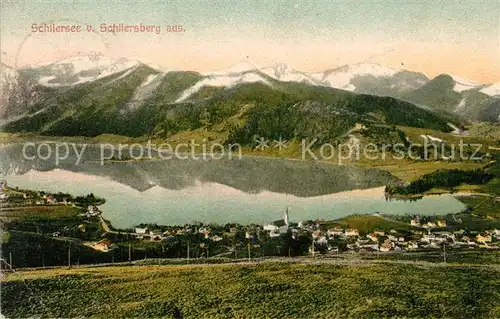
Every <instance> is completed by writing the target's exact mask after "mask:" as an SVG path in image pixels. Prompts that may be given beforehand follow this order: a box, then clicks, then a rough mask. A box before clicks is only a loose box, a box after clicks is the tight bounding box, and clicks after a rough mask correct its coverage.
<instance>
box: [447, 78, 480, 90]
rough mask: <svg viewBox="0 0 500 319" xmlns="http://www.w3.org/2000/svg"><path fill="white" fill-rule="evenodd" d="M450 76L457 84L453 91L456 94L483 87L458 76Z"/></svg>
mask: <svg viewBox="0 0 500 319" xmlns="http://www.w3.org/2000/svg"><path fill="white" fill-rule="evenodd" d="M450 76H451V78H452V79H453V81H454V82H455V86H454V87H453V90H454V91H455V92H463V91H467V90H470V89H475V88H477V87H480V86H482V85H483V84H481V83H477V82H474V81H471V80H467V79H464V78H461V77H458V76H456V75H450Z"/></svg>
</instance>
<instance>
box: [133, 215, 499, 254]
mask: <svg viewBox="0 0 500 319" xmlns="http://www.w3.org/2000/svg"><path fill="white" fill-rule="evenodd" d="M372 216H373V217H376V218H381V217H380V215H378V214H374V215H372ZM326 225H328V223H327V222H325V221H304V222H299V223H293V222H289V215H288V211H287V212H285V215H284V218H283V219H282V220H278V221H275V222H273V223H270V224H267V225H263V226H261V225H249V226H241V225H237V224H229V229H227V228H228V227H227V226H226V227H223V226H217V225H204V224H201V223H199V224H196V225H185V226H179V227H161V226H157V225H154V226H152V227H151V226H150V227H136V228H135V229H134V233H133V235H134V236H135V237H136V239H137V240H142V241H156V242H158V241H165V242H170V241H172V240H174V239H175V238H178V237H182V236H186V235H187V234H200V235H202V237H203V243H206V242H220V241H223V240H224V239H227V238H232V237H235V234H237V233H238V232H244V239H245V240H246V242H248V243H250V244H251V245H253V246H254V247H257V246H259V245H261V244H265V242H266V241H269V240H272V239H273V238H280V237H281V238H286V237H290V238H291V239H293V240H297V239H298V238H299V237H300V236H302V237H306V238H310V242H311V246H310V247H309V249H308V253H309V254H318V253H322V254H328V253H330V254H331V253H339V252H345V251H353V252H363V251H380V252H389V251H417V250H428V249H443V246H447V247H449V248H450V249H461V248H464V249H473V248H484V249H500V230H499V229H488V230H484V231H482V232H479V231H467V230H464V229H459V230H447V223H446V221H444V220H437V221H435V222H426V223H424V224H421V223H420V218H419V217H418V216H415V217H414V218H412V219H411V222H410V226H412V227H411V229H408V230H406V231H401V230H395V229H390V230H389V231H384V230H380V229H375V230H373V231H371V232H369V233H366V232H364V231H363V230H359V229H354V228H343V227H340V226H335V227H331V228H326V227H325V226H326ZM165 228H167V229H166V230H164V229H165ZM240 238H241V237H240Z"/></svg>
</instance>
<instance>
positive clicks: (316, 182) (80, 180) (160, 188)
mask: <svg viewBox="0 0 500 319" xmlns="http://www.w3.org/2000/svg"><path fill="white" fill-rule="evenodd" d="M0 152H1V154H0V156H1V157H0V171H1V173H2V175H3V178H4V179H6V180H7V181H8V183H9V185H10V186H18V187H19V188H27V189H35V190H46V191H50V192H59V191H61V192H66V193H71V194H74V195H85V194H88V193H94V194H95V195H96V196H99V197H103V198H105V199H106V203H105V204H104V205H102V206H101V209H102V211H103V216H104V217H105V218H106V219H108V220H110V221H111V222H112V224H113V226H115V227H118V228H129V227H133V226H135V225H138V224H140V223H157V224H163V225H182V224H185V223H190V222H195V221H199V222H207V223H210V222H214V223H221V224H225V223H228V222H237V223H241V224H249V223H257V224H265V223H269V222H272V221H274V220H277V219H281V218H282V216H283V213H284V211H285V208H286V207H288V211H289V214H290V220H291V221H296V222H298V221H302V220H308V219H318V218H321V219H325V220H327V219H336V218H341V217H343V216H347V215H351V214H373V213H377V212H379V213H384V214H421V215H435V214H447V213H455V212H459V211H461V210H462V209H464V207H465V206H464V205H463V204H462V203H461V202H459V201H458V200H456V199H455V198H454V197H453V196H451V195H442V196H430V197H424V198H423V199H421V200H417V201H411V202H410V201H397V200H392V201H387V200H386V198H385V196H384V187H383V186H384V185H385V184H386V183H387V182H389V181H391V180H394V177H393V176H392V175H390V174H389V173H387V172H384V171H380V170H376V169H362V168H357V167H352V166H339V165H332V164H324V163H319V162H304V161H293V160H281V159H264V158H243V159H240V160H238V159H233V160H211V161H203V160H200V161H195V160H167V161H159V160H158V161H156V160H150V161H141V162H109V163H106V164H104V165H101V164H100V163H98V162H95V161H92V158H94V157H93V156H94V155H95V154H94V155H92V154H90V155H88V157H86V158H85V161H84V162H83V163H82V164H79V165H74V162H72V159H71V158H69V159H67V161H65V162H63V163H59V165H55V164H54V161H51V160H40V159H35V160H25V159H23V158H19V157H18V154H19V153H18V152H19V148H18V147H17V146H12V147H8V148H4V149H2V150H0Z"/></svg>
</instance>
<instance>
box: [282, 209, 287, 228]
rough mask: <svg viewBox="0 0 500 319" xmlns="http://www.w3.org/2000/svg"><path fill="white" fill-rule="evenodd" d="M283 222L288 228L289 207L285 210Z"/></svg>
mask: <svg viewBox="0 0 500 319" xmlns="http://www.w3.org/2000/svg"><path fill="white" fill-rule="evenodd" d="M283 220H284V221H285V225H286V226H288V206H286V208H285V216H284V218H283Z"/></svg>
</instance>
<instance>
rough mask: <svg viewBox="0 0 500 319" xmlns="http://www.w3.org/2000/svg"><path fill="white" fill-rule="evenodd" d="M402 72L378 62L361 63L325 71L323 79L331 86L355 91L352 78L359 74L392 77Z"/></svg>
mask: <svg viewBox="0 0 500 319" xmlns="http://www.w3.org/2000/svg"><path fill="white" fill-rule="evenodd" d="M398 72H400V70H395V69H392V68H389V67H387V66H384V65H380V64H376V63H360V64H353V65H343V66H341V67H338V68H335V69H332V70H328V71H326V72H325V73H324V76H323V79H322V81H323V82H324V83H326V84H328V85H329V86H331V87H335V88H339V89H344V90H348V91H354V90H355V89H356V87H355V86H354V85H353V84H352V83H351V80H352V79H354V78H355V77H357V76H367V75H368V76H374V77H391V76H393V75H394V74H396V73H398Z"/></svg>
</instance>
